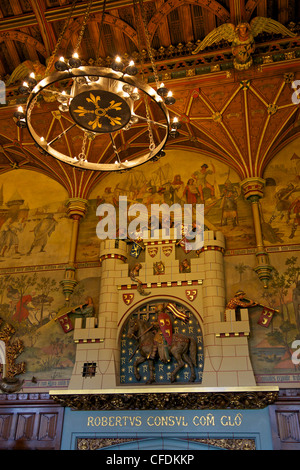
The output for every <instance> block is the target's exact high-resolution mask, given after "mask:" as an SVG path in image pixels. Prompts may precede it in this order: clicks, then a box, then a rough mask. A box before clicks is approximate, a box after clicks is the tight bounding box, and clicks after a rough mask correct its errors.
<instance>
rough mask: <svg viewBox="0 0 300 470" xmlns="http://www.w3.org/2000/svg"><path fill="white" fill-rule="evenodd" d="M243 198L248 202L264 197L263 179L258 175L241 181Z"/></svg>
mask: <svg viewBox="0 0 300 470" xmlns="http://www.w3.org/2000/svg"><path fill="white" fill-rule="evenodd" d="M241 188H242V191H243V194H244V198H245V199H246V200H247V201H250V202H257V201H259V199H261V198H262V197H264V188H265V180H264V179H262V178H259V177H253V178H247V179H245V180H244V181H242V183H241Z"/></svg>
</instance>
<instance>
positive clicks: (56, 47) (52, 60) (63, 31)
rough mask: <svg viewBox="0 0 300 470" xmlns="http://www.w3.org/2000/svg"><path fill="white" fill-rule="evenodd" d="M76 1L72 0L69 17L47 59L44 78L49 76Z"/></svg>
mask: <svg viewBox="0 0 300 470" xmlns="http://www.w3.org/2000/svg"><path fill="white" fill-rule="evenodd" d="M77 1H78V0H74V1H73V5H72V7H71V9H70V13H69V16H68V17H67V19H66V21H65V24H64V27H63V29H62V31H61V33H60V35H59V37H58V40H57V43H56V45H55V48H54V50H53V52H52V55H51V57H50V59H49V62H48V64H47V67H46V70H45V77H46V76H47V75H48V74H49V71H50V70H51V68H52V65H53V62H54V59H55V57H56V54H57V51H58V49H59V46H60V44H61V41H62V40H63V37H64V35H65V32H66V30H67V28H68V26H69V23H70V21H71V18H72V15H73V12H74V9H75V6H76V3H77Z"/></svg>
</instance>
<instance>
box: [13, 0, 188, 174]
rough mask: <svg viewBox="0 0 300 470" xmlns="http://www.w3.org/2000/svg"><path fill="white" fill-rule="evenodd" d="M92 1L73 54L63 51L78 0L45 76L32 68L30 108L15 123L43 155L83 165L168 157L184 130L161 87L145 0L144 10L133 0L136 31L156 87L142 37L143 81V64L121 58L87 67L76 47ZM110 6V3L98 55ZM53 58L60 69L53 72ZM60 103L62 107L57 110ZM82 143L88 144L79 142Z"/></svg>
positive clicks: (120, 167) (114, 165) (107, 166)
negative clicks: (65, 54) (166, 148)
mask: <svg viewBox="0 0 300 470" xmlns="http://www.w3.org/2000/svg"><path fill="white" fill-rule="evenodd" d="M92 1H93V0H89V2H88V3H87V8H86V11H85V14H84V18H83V21H82V26H81V29H80V32H79V34H78V39H77V42H76V44H75V48H74V53H73V55H72V57H70V58H69V59H65V57H63V55H61V56H60V57H59V53H58V51H59V48H60V46H61V41H62V38H63V36H64V34H65V32H66V30H67V28H68V25H69V21H70V19H71V17H72V15H73V13H74V8H75V3H74V4H73V6H72V7H71V9H70V13H69V17H68V18H67V20H66V22H65V25H64V27H63V30H62V33H61V35H60V36H59V38H58V41H57V44H56V46H55V49H54V51H53V54H52V56H51V58H50V61H49V63H48V65H47V69H46V72H45V77H44V78H43V79H42V80H41V81H39V83H37V81H36V79H35V76H34V74H30V76H29V77H28V79H27V80H26V81H24V82H23V84H22V85H21V86H20V87H19V91H20V92H21V93H23V94H25V95H28V98H27V103H26V109H25V110H23V108H22V109H18V111H16V112H15V114H14V116H15V119H16V124H17V126H19V127H26V128H27V130H28V132H29V134H30V136H31V137H32V139H33V141H34V143H35V146H36V147H37V148H38V150H39V151H40V153H42V154H43V155H45V156H51V157H53V158H55V159H57V160H60V161H61V162H63V163H67V164H68V165H72V166H74V167H78V168H80V169H83V170H92V171H94V170H96V171H126V170H130V169H132V168H135V167H137V166H139V165H142V164H143V163H146V162H148V161H156V160H158V159H159V158H160V157H162V156H163V155H165V152H164V151H163V149H164V146H165V145H166V142H167V140H168V138H169V137H176V135H177V130H178V128H179V125H176V126H175V127H174V123H173V124H172V126H171V125H170V117H169V111H168V108H167V106H171V105H172V104H174V103H175V98H174V97H173V95H172V92H171V91H169V90H168V89H167V88H166V87H165V85H164V84H163V83H161V84H160V85H159V82H158V74H157V70H156V65H155V63H154V59H153V55H152V52H151V43H150V37H149V33H148V30H147V24H146V13H145V9H144V6H143V0H139V13H138V12H137V10H136V8H137V1H136V0H134V11H135V16H136V23H137V25H138V30H139V29H142V28H143V33H142V31H139V33H138V37H141V34H144V35H145V38H146V43H147V51H148V55H149V57H150V60H151V65H152V68H153V73H154V77H155V84H156V89H157V90H155V89H154V88H152V87H151V86H150V85H148V84H147V83H146V80H145V77H144V74H143V54H142V50H141V42H140V40H139V51H140V54H139V56H140V63H141V79H140V80H139V79H137V78H136V75H137V74H138V69H137V67H136V65H135V63H134V61H133V60H130V61H129V62H128V63H126V64H125V63H124V62H125V61H123V60H122V58H121V57H119V56H117V57H115V59H114V60H113V61H112V63H111V64H110V67H98V66H84V65H82V61H81V60H80V58H79V56H78V52H77V51H78V50H79V47H80V44H81V40H82V38H83V34H84V30H85V27H86V25H87V23H88V20H89V16H90V11H91V6H92ZM105 6H106V2H105V1H104V3H103V11H102V19H101V25H100V30H99V44H98V48H97V51H96V58H97V60H98V58H99V56H98V51H99V45H100V38H101V30H102V25H103V21H104V18H105ZM141 20H142V21H141ZM57 57H59V60H56V58H57ZM55 60H56V62H55V63H54V67H55V71H54V72H53V73H49V72H50V70H51V67H52V65H53V62H54V61H55ZM97 60H96V63H97ZM126 62H127V60H126ZM55 105H56V106H57V109H54V107H55ZM41 114H42V116H43V118H42V119H41ZM55 118H56V119H57V122H58V121H59V126H58V127H59V133H58V132H57V126H55V125H54V121H53V119H55ZM65 123H67V124H65ZM123 133H127V134H126V135H124V134H123ZM43 134H44V135H43ZM45 134H46V135H45ZM78 142H79V143H80V144H81V142H82V145H81V148H79V146H80V144H78Z"/></svg>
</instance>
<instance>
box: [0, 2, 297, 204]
mask: <svg viewBox="0 0 300 470" xmlns="http://www.w3.org/2000/svg"><path fill="white" fill-rule="evenodd" d="M106 3H107V9H106V12H105V16H104V23H103V27H102V30H101V31H100V25H101V18H102V9H103V0H93V2H92V6H91V15H90V21H89V22H88V25H87V27H86V29H85V31H84V34H83V38H82V41H81V47H80V54H81V56H82V59H83V60H85V61H86V62H88V61H89V59H92V60H95V59H96V58H97V57H98V56H99V57H100V58H101V59H103V61H104V62H105V61H107V60H108V57H113V56H114V55H115V54H116V53H119V54H121V55H123V56H126V57H129V56H131V55H137V53H138V51H139V48H140V49H145V48H146V41H145V36H143V37H142V44H139V42H138V31H137V27H138V25H139V22H138V21H137V19H136V18H135V14H134V3H133V0H111V1H107V2H106ZM135 3H136V4H138V3H139V1H138V0H135ZM72 5H74V10H73V13H72V18H70V21H69V23H68V26H67V28H66V31H65V34H64V36H63V37H62V38H61V43H60V46H59V48H58V50H57V51H56V52H57V54H58V55H61V54H62V55H66V56H68V55H71V53H73V51H74V48H75V46H76V43H77V40H78V35H79V34H80V29H81V26H82V20H83V17H84V14H85V11H86V7H87V5H88V1H87V0H86V1H81V0H77V1H76V2H75V4H74V3H73V0H37V1H33V0H11V1H8V0H1V3H0V74H1V76H2V77H3V78H4V77H5V80H6V79H7V78H8V77H9V76H10V77H12V76H13V77H15V78H16V80H15V81H14V80H13V81H9V80H10V79H8V81H7V84H8V86H9V96H10V101H9V104H10V105H16V104H18V100H21V99H23V100H24V97H23V98H22V97H20V96H19V95H18V92H17V89H18V85H19V84H20V82H21V80H23V79H24V77H25V76H26V73H27V74H28V73H29V71H30V67H32V68H33V64H34V63H35V68H36V67H38V62H37V61H39V62H41V64H42V65H41V66H40V70H42V71H44V70H45V65H46V61H47V59H48V58H49V57H50V56H51V54H52V53H53V50H54V48H55V45H56V41H57V39H58V38H60V35H61V32H62V30H63V28H64V27H65V25H66V20H67V19H68V18H69V16H70V11H71V10H70V8H71V6H72ZM143 6H144V9H145V17H146V22H147V30H148V32H149V37H150V40H151V43H152V47H153V48H154V51H153V54H154V57H155V58H156V61H157V70H158V73H159V79H161V80H162V81H164V83H165V84H166V85H167V86H168V87H170V88H172V87H173V86H174V95H175V97H176V100H177V101H176V103H175V105H174V106H173V107H170V108H169V110H170V114H171V116H174V115H175V116H178V117H179V118H180V119H182V127H181V130H180V135H179V137H178V138H177V139H173V140H171V139H170V140H169V141H168V143H167V146H166V148H178V149H179V148H186V149H192V150H195V149H196V150H198V151H199V152H200V151H201V149H202V150H203V151H205V152H207V153H208V154H209V155H211V156H215V158H218V159H220V160H222V161H226V162H228V164H230V165H231V166H232V167H233V168H235V170H236V171H237V172H238V173H239V174H240V176H241V177H247V176H250V175H251V174H257V175H260V176H261V175H262V171H263V168H264V167H265V164H266V162H267V161H268V159H269V158H270V154H271V153H272V152H273V151H274V149H275V148H278V147H280V146H282V145H283V144H284V141H285V139H289V138H292V137H293V136H294V135H295V134H296V133H297V132H299V130H298V129H299V128H297V127H295V126H294V127H293V124H295V120H296V119H298V118H297V117H296V116H297V112H296V109H295V108H292V105H291V84H290V83H289V84H287V83H285V81H284V80H285V79H284V74H285V73H290V72H291V71H295V77H297V76H298V75H297V74H298V73H299V72H298V70H300V65H299V61H300V37H299V36H297V38H295V39H293V40H290V41H287V40H286V39H284V40H281V38H280V36H272V35H265V34H264V35H261V37H260V38H259V39H258V40H257V48H256V52H255V54H254V59H255V63H254V65H253V66H252V68H251V69H250V70H248V71H236V70H235V69H234V68H233V65H232V54H231V48H230V44H229V43H227V42H226V41H223V43H219V44H215V45H213V46H212V47H211V48H210V49H207V50H205V51H204V52H203V53H200V54H199V55H192V53H191V51H192V49H193V47H195V45H196V44H199V42H200V41H202V40H203V39H204V37H205V36H207V34H209V33H210V32H211V31H212V30H214V29H215V28H216V27H217V26H218V25H220V24H223V23H225V22H230V21H232V22H234V23H235V24H236V22H237V21H238V18H239V17H240V16H242V17H243V20H247V21H250V19H251V18H254V17H255V16H268V17H272V18H273V19H275V20H277V21H280V22H281V23H283V24H285V25H288V24H289V22H290V21H293V22H294V23H295V24H296V26H295V28H296V31H297V33H298V34H299V33H300V25H298V26H297V23H298V22H299V21H300V2H297V1H295V0H268V1H267V0H144V1H143ZM259 41H262V43H261V46H263V47H264V49H263V48H262V47H261V48H260V44H259ZM270 54H273V56H274V57H275V58H274V57H273V56H272V57H273V59H272V60H273V62H272V60H271V62H270V63H267V62H268V59H267V56H268V55H270ZM105 63H108V62H105ZM143 63H144V76H143V77H142V75H140V76H141V78H143V79H144V80H147V79H149V80H150V82H151V83H152V84H154V81H153V70H152V69H151V65H152V64H151V62H150V58H149V56H147V53H145V54H144V58H143ZM24 64H25V65H24ZM16 69H17V70H18V72H17V73H16V72H15V70H16ZM13 74H15V75H13ZM272 105H274V107H272ZM49 106H50V107H49V109H51V105H49ZM53 106H54V104H53ZM12 114H13V112H12V108H10V109H8V110H7V114H5V115H4V116H2V115H1V116H0V126H1V129H2V132H3V134H4V135H5V136H6V138H7V139H8V141H7V142H4V144H3V146H2V147H3V148H2V150H1V139H0V172H1V171H7V170H8V169H11V168H12V167H13V165H14V164H16V165H19V166H21V165H23V166H26V167H28V168H34V169H36V170H38V171H41V172H44V173H46V174H48V175H52V177H53V178H55V179H57V180H59V181H60V182H61V183H63V184H64V185H65V187H66V188H67V189H68V191H69V192H70V194H73V195H74V194H75V193H76V188H79V187H81V188H85V189H84V191H87V190H88V188H90V187H91V185H92V183H93V182H95V181H98V180H99V178H101V175H99V174H96V173H95V174H92V175H91V174H90V173H89V172H84V171H80V170H74V168H73V167H69V166H66V165H63V164H62V163H60V162H57V161H53V159H51V157H49V156H45V155H42V154H40V153H39V152H38V151H37V149H36V148H35V147H34V145H33V143H32V140H31V138H30V136H29V135H28V132H27V131H26V129H22V130H20V129H19V128H17V127H16V126H14V125H13V120H12ZM8 116H10V120H8ZM55 125H56V126H58V127H59V126H60V123H59V122H58V121H57V122H55ZM48 130H49V129H48ZM42 131H43V132H46V133H47V129H46V128H45V129H43V121H42V122H41V132H42ZM51 132H53V133H55V132H56V129H55V128H54V127H53V128H52V130H51ZM158 132H159V131H158ZM145 134H146V133H145V131H143V130H141V129H139V127H138V126H137V127H135V128H132V129H131V130H130V131H128V132H126V133H125V132H120V133H119V135H118V136H117V139H116V143H117V147H118V150H119V152H120V154H121V155H122V157H124V158H128V159H130V158H131V157H132V155H134V152H135V153H138V152H141V151H142V150H143V149H144V148H145V145H147V144H146V143H145ZM49 135H50V134H49ZM156 137H157V136H156ZM80 144H81V142H80V139H78V136H77V135H76V132H75V131H74V132H73V133H70V135H69V141H68V142H67V141H66V140H62V141H61V142H59V143H58V144H57V145H58V146H59V148H61V149H64V148H65V149H66V148H68V146H69V151H70V153H71V154H72V155H73V154H74V153H75V154H76V153H78V151H79V150H78V149H79V148H80ZM89 151H90V152H91V156H92V158H97V159H100V160H101V161H105V160H109V161H113V159H114V158H115V156H114V154H113V152H112V151H111V148H110V147H109V144H108V142H106V141H103V142H101V143H99V142H96V140H95V141H93V142H91V143H90V147H89ZM79 181H80V182H81V183H80V184H79ZM85 182H86V183H85ZM74 192H75V193H74Z"/></svg>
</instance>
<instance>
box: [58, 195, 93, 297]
mask: <svg viewBox="0 0 300 470" xmlns="http://www.w3.org/2000/svg"><path fill="white" fill-rule="evenodd" d="M87 202H88V201H87V200H86V199H81V198H70V199H68V201H67V203H66V206H67V214H68V216H69V217H70V219H71V220H72V234H71V243H70V251H69V260H68V266H67V267H66V270H65V277H64V279H63V280H62V281H61V282H60V284H61V286H62V290H63V293H64V295H65V299H66V301H67V302H68V301H69V300H70V296H71V295H72V293H73V292H74V289H75V287H76V285H77V280H76V250H77V243H78V233H79V225H80V220H81V219H82V218H83V217H84V216H85V213H86V209H87Z"/></svg>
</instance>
